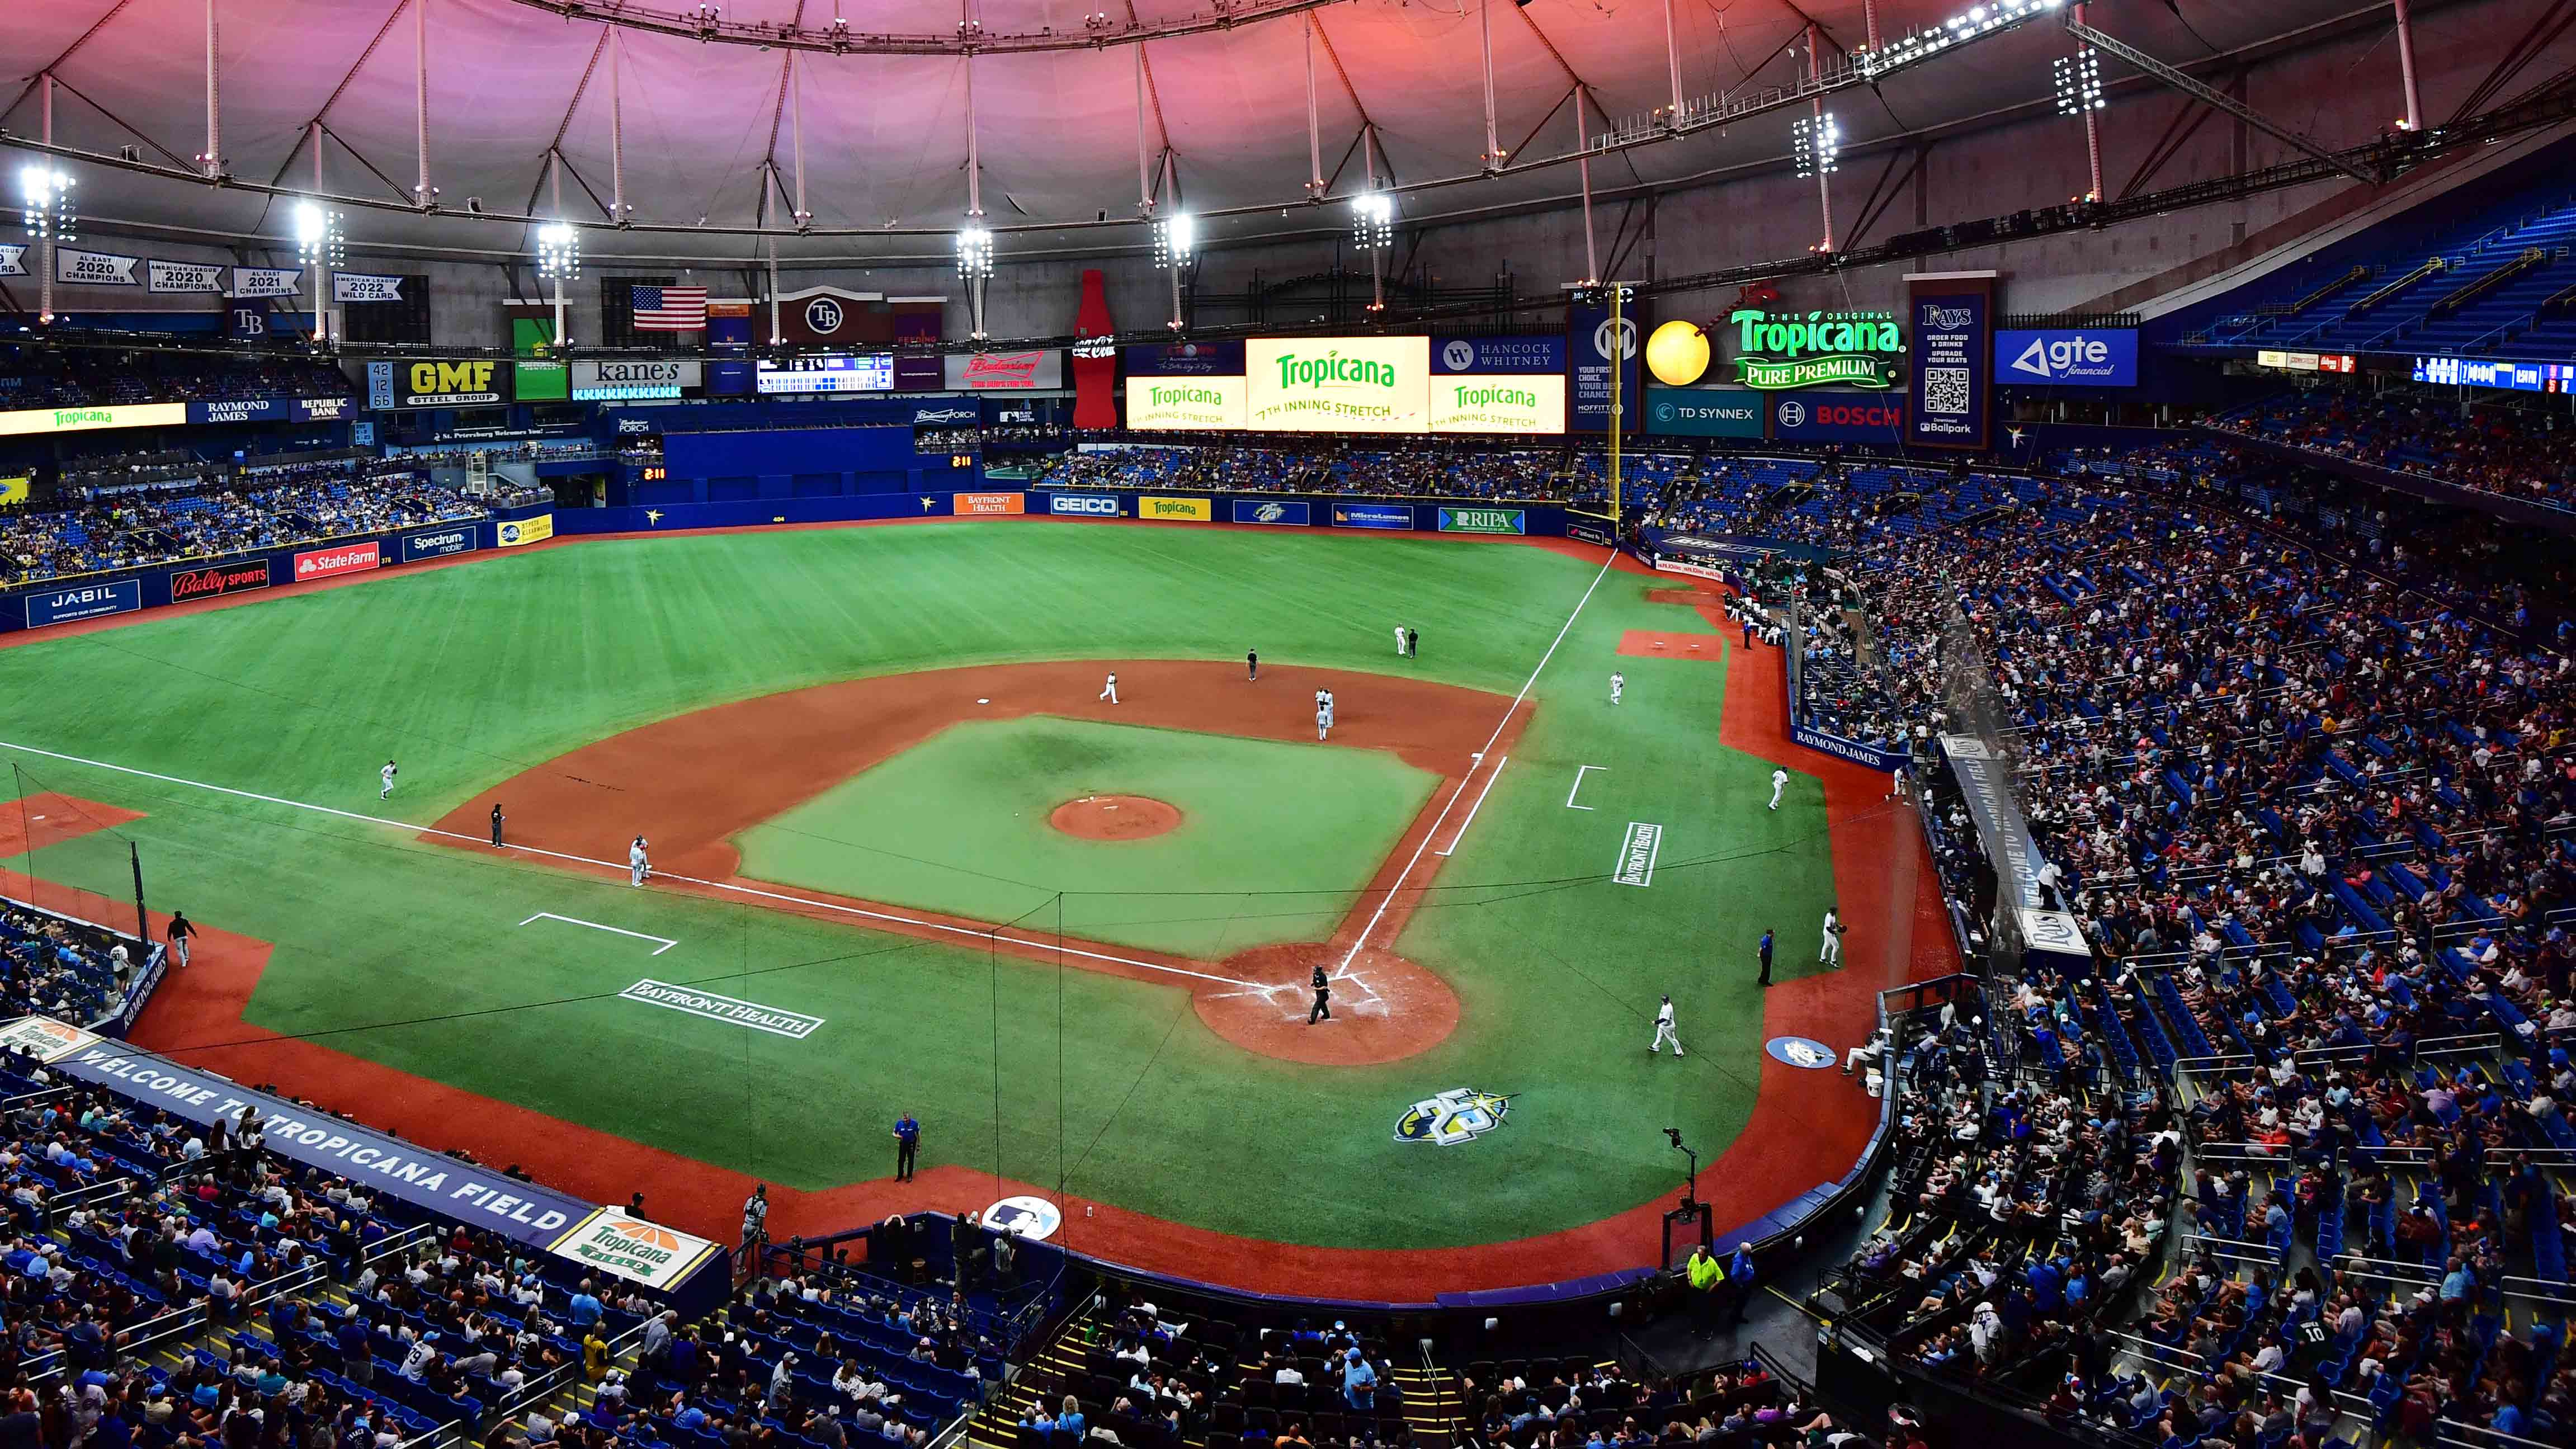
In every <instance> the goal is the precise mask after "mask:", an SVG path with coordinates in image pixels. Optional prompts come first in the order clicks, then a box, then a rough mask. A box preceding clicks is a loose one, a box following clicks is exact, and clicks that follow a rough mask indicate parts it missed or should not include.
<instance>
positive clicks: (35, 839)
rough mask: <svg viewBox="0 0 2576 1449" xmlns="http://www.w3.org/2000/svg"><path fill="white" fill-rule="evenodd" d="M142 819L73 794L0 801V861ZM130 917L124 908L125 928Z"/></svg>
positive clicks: (44, 792)
mask: <svg viewBox="0 0 2576 1449" xmlns="http://www.w3.org/2000/svg"><path fill="white" fill-rule="evenodd" d="M142 818H143V816H142V815H141V814H140V813H139V812H137V811H133V810H126V809H122V808H120V807H118V806H115V805H102V804H100V803H98V802H97V801H95V800H83V799H81V798H80V797H78V796H76V795H58V794H55V793H54V792H53V791H51V790H46V791H43V792H41V793H38V794H34V795H29V796H27V797H25V798H24V799H20V800H13V801H6V802H0V858H5V857H7V856H12V855H24V854H26V853H27V852H28V851H30V850H42V849H44V848H45V847H46V846H48V845H60V844H61V843H62V842H64V841H66V840H73V839H77V838H79V837H81V836H84V835H87V834H89V833H90V832H91V831H93V830H113V829H115V828H116V827H117V826H119V825H123V824H124V823H126V822H127V821H129V820H140V819H142ZM21 899H23V897H22V898H21ZM133 915H134V912H133V908H132V907H131V906H129V907H127V909H126V913H125V920H126V923H127V924H128V925H131V924H132V923H133Z"/></svg>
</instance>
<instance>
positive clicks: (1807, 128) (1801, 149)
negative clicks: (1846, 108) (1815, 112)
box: [1789, 111, 1843, 177]
mask: <svg viewBox="0 0 2576 1449" xmlns="http://www.w3.org/2000/svg"><path fill="white" fill-rule="evenodd" d="M1789 140H1790V149H1791V150H1792V151H1793V152H1794V153H1795V154H1796V156H1797V158H1798V175H1799V176H1801V177H1807V176H1818V175H1823V176H1830V175H1832V174H1833V173H1834V172H1836V171H1839V170H1841V169H1842V154H1843V128H1842V127H1841V126H1840V125H1838V124H1837V123H1836V122H1835V121H1834V113H1833V112H1831V111H1827V112H1825V113H1824V114H1823V115H1821V116H1802V117H1800V118H1799V120H1798V123H1797V124H1796V125H1794V126H1792V127H1790V128H1789Z"/></svg>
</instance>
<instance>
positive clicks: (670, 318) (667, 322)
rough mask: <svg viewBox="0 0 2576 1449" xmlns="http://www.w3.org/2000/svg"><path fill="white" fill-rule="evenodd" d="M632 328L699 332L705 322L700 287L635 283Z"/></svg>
mask: <svg viewBox="0 0 2576 1449" xmlns="http://www.w3.org/2000/svg"><path fill="white" fill-rule="evenodd" d="M634 297H635V330H636V331H638V332H703V331H705V330H706V326H707V289H706V288H704V287H637V288H635V290H634Z"/></svg>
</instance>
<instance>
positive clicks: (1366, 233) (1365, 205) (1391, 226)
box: [1351, 191, 1395, 252]
mask: <svg viewBox="0 0 2576 1449" xmlns="http://www.w3.org/2000/svg"><path fill="white" fill-rule="evenodd" d="M1351 241H1352V244H1353V245H1355V246H1357V247H1358V248H1359V249H1360V250H1361V251H1364V252H1374V251H1383V250H1385V249H1386V248H1388V247H1390V246H1392V245H1394V244H1395V198H1394V197H1392V196H1389V195H1387V194H1386V193H1385V192H1383V191H1363V192H1361V193H1360V194H1359V195H1357V196H1354V197H1352V198H1351Z"/></svg>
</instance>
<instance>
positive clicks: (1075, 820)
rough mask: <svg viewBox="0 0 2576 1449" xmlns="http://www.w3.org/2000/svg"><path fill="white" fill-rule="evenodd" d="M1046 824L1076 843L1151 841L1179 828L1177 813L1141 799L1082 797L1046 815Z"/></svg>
mask: <svg viewBox="0 0 2576 1449" xmlns="http://www.w3.org/2000/svg"><path fill="white" fill-rule="evenodd" d="M1047 824H1049V825H1051V826H1053V827H1054V828H1056V829H1058V830H1061V831H1063V832H1064V833H1065V834H1067V835H1070V836H1072V837H1073V838H1074V839H1076V840H1099V841H1108V842H1117V841H1122V840H1151V839H1153V838H1154V837H1155V836H1157V835H1169V834H1171V833H1172V832H1173V831H1175V830H1178V829H1180V828H1181V809H1180V807H1179V806H1177V805H1170V804H1166V803H1164V802H1163V801H1160V800H1148V799H1146V798H1145V797H1144V796H1142V795H1085V796H1083V797H1082V798H1081V799H1079V800H1067V801H1065V802H1064V803H1063V804H1061V805H1058V806H1057V807H1055V808H1054V809H1053V810H1050V811H1048V812H1047Z"/></svg>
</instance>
